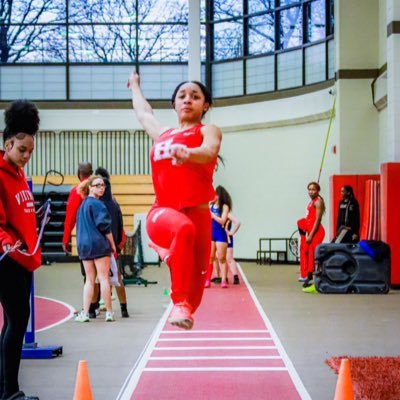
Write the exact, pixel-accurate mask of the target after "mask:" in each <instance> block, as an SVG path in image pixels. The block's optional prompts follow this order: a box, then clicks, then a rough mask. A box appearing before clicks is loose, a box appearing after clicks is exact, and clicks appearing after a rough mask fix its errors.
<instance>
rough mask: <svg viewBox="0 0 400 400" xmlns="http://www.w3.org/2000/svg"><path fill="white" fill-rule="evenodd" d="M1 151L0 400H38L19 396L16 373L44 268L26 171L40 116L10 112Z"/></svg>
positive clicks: (14, 108) (28, 106)
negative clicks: (36, 278)
mask: <svg viewBox="0 0 400 400" xmlns="http://www.w3.org/2000/svg"><path fill="white" fill-rule="evenodd" d="M4 116H5V128H4V131H3V141H4V151H0V303H1V305H2V306H3V311H4V317H3V318H4V324H3V328H2V330H1V337H0V361H1V362H0V398H1V399H5V400H11V399H12V400H38V397H34V396H26V395H25V394H24V392H22V391H20V389H19V383H18V373H19V367H20V361H21V351H22V343H23V340H24V335H25V330H26V326H27V324H28V320H29V315H30V305H29V298H30V292H31V284H32V272H33V271H34V270H35V269H36V268H38V267H40V265H41V264H42V257H41V251H40V246H38V235H37V233H36V213H35V201H34V198H33V195H32V193H31V191H30V190H29V186H28V183H27V181H26V178H25V174H24V171H23V168H24V167H25V165H26V164H27V163H28V161H29V159H30V158H31V155H32V152H33V149H34V146H35V140H34V138H35V135H36V133H37V132H38V130H39V122H40V121H39V112H38V110H37V108H36V106H35V105H34V104H33V103H31V102H29V101H27V100H16V101H14V102H13V103H11V105H10V106H9V107H8V108H7V109H6V111H5V113H4Z"/></svg>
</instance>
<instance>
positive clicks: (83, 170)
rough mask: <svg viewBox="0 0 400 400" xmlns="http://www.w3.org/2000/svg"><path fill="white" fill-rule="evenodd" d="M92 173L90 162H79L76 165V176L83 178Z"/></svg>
mask: <svg viewBox="0 0 400 400" xmlns="http://www.w3.org/2000/svg"><path fill="white" fill-rule="evenodd" d="M92 174H93V167H92V164H91V163H90V162H87V161H85V162H81V163H79V165H78V173H77V175H78V178H79V179H83V178H89V176H90V175H92Z"/></svg>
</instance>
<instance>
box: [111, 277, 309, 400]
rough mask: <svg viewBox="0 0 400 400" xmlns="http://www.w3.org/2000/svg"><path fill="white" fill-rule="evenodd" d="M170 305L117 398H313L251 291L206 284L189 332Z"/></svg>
mask: <svg viewBox="0 0 400 400" xmlns="http://www.w3.org/2000/svg"><path fill="white" fill-rule="evenodd" d="M170 309H171V307H170V308H169V309H168V310H167V312H166V314H165V315H164V317H163V319H162V320H161V321H160V324H159V326H158V328H157V329H156V330H155V332H154V334H153V337H152V338H151V339H150V341H149V343H148V345H147V348H146V349H145V351H144V353H143V354H142V357H141V359H140V360H139V361H138V363H137V364H136V365H135V367H134V368H133V370H132V372H131V374H130V376H129V377H128V379H127V381H126V382H125V385H124V387H123V388H122V390H121V392H120V394H119V396H118V400H149V399H162V400H178V399H186V400H205V399H218V400H225V399H230V400H233V399H235V400H242V399H243V400H244V399H246V400H248V399H252V400H258V399H260V400H261V399H263V400H265V399H273V400H295V399H296V400H297V399H310V396H309V394H308V393H307V391H306V389H305V388H304V386H303V384H302V382H301V381H300V379H299V377H298V375H297V373H296V371H295V370H294V368H293V365H292V363H291V362H290V360H289V358H288V357H287V355H286V353H285V351H284V349H283V347H282V345H281V344H280V342H279V339H278V337H277V336H276V334H275V332H274V330H273V328H272V326H271V325H270V323H269V321H268V318H267V316H266V315H265V313H264V312H263V310H262V309H261V307H260V305H259V303H258V301H257V299H256V298H255V295H254V293H253V291H252V289H248V287H247V283H246V282H245V280H243V278H242V283H241V284H240V285H239V286H234V285H230V286H229V289H221V288H220V287H219V286H218V285H214V286H212V287H211V288H210V289H206V291H205V295H204V299H203V302H202V305H201V306H200V308H199V310H198V311H197V312H196V314H195V325H194V328H193V330H191V331H183V330H180V329H178V328H174V327H172V326H171V325H169V324H168V322H166V319H167V317H168V315H169V312H170Z"/></svg>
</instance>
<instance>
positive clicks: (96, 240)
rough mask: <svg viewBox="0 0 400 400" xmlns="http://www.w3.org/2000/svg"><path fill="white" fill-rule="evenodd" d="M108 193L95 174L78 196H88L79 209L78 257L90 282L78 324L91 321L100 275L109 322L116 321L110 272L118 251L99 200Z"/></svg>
mask: <svg viewBox="0 0 400 400" xmlns="http://www.w3.org/2000/svg"><path fill="white" fill-rule="evenodd" d="M104 191H105V183H104V180H103V178H102V177H101V176H98V175H92V176H91V177H90V178H89V179H88V180H87V181H84V182H82V183H81V185H79V188H78V193H81V195H82V196H83V197H86V198H85V200H84V201H83V203H82V205H81V206H80V207H79V210H78V215H77V224H76V242H77V247H78V255H79V258H80V259H81V260H82V262H83V266H84V268H85V273H86V282H85V285H84V289H83V310H82V312H81V313H80V314H79V315H78V316H77V317H76V318H75V321H77V322H89V307H90V303H91V300H92V297H93V292H94V285H95V280H96V276H97V278H98V280H99V283H100V291H101V295H102V297H103V299H104V303H105V306H106V309H107V311H106V316H105V320H106V321H107V322H111V321H113V320H114V314H113V312H112V303H111V288H110V281H109V273H110V265H111V257H113V255H114V254H116V252H117V249H116V246H115V243H114V239H113V236H112V232H111V217H110V213H109V212H108V210H107V208H106V206H105V205H104V204H103V202H102V201H100V200H99V199H100V197H102V196H103V194H104Z"/></svg>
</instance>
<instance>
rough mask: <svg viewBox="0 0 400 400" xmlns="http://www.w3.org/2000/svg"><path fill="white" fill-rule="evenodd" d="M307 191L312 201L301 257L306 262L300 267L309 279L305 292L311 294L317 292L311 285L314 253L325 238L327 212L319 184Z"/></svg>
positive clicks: (309, 186)
mask: <svg viewBox="0 0 400 400" xmlns="http://www.w3.org/2000/svg"><path fill="white" fill-rule="evenodd" d="M307 190H308V195H309V196H310V198H311V201H310V203H309V204H308V206H307V214H306V223H305V228H306V235H305V244H304V249H303V250H302V251H301V255H302V256H303V257H305V262H300V265H301V266H302V267H303V268H304V272H303V273H302V276H303V274H304V275H305V276H306V278H307V279H306V281H305V282H304V284H303V288H304V289H303V291H304V292H308V293H311V292H315V287H314V285H312V284H311V281H312V279H313V272H314V252H315V249H316V247H317V246H318V245H319V244H321V243H322V241H323V240H324V236H325V229H324V227H323V226H322V225H321V220H322V216H323V214H324V212H325V202H324V199H323V198H322V197H321V196H320V195H319V192H320V190H321V187H320V186H319V184H318V183H317V182H310V183H309V184H308V185H307Z"/></svg>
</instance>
